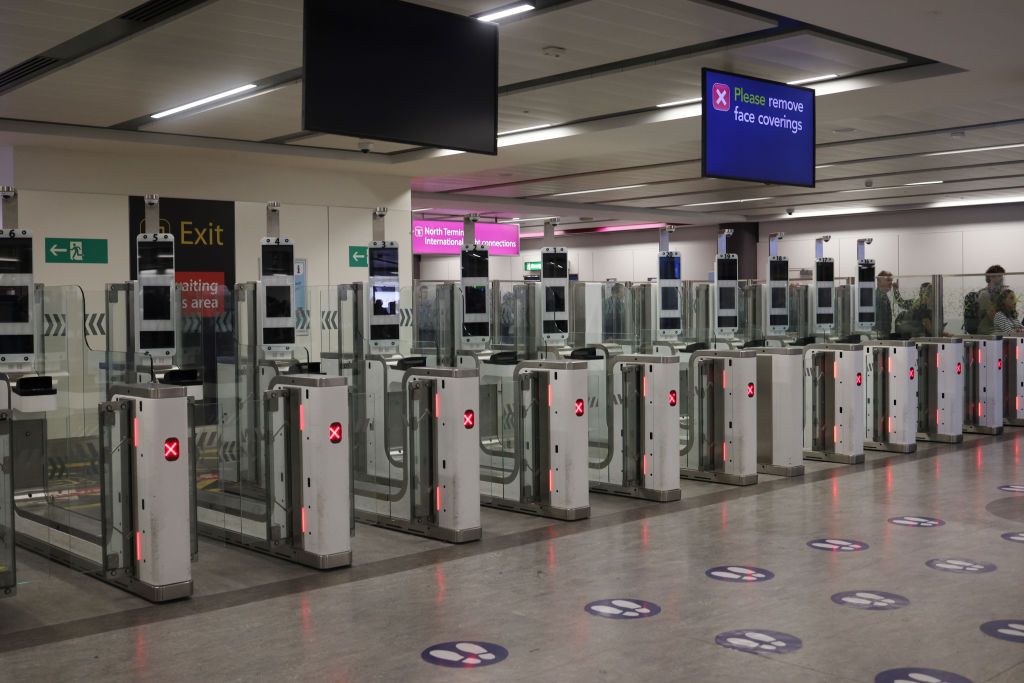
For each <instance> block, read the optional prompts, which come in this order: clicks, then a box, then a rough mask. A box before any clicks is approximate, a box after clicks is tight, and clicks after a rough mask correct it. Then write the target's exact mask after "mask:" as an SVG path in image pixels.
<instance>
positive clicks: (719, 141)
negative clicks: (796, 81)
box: [701, 69, 815, 187]
mask: <svg viewBox="0 0 1024 683" xmlns="http://www.w3.org/2000/svg"><path fill="white" fill-rule="evenodd" d="M703 93H704V97H703V100H702V103H701V107H702V112H703V141H702V142H703V155H702V172H703V175H704V176H705V177H711V178H726V179H730V180H749V181H754V182H760V183H776V184H779V185H798V186H800V187H814V159H815V155H814V135H815V118H814V90H812V89H811V88H801V87H797V86H793V85H786V84H785V83H776V82H775V81H766V80H763V79H760V78H753V77H750V76H740V75H738V74H732V73H728V72H725V71H715V70H713V69H704V70H703Z"/></svg>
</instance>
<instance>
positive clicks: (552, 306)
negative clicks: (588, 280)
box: [544, 287, 565, 313]
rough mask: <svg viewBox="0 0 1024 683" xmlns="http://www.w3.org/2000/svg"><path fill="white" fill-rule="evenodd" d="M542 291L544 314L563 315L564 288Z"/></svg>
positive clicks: (546, 288) (548, 288)
mask: <svg viewBox="0 0 1024 683" xmlns="http://www.w3.org/2000/svg"><path fill="white" fill-rule="evenodd" d="M544 290H545V291H544V312H545V313H564V312H565V287H545V288H544Z"/></svg>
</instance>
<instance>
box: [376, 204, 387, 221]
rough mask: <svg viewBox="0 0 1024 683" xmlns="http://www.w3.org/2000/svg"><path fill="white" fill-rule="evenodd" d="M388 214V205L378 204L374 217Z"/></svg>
mask: <svg viewBox="0 0 1024 683" xmlns="http://www.w3.org/2000/svg"><path fill="white" fill-rule="evenodd" d="M386 215H388V207H386V206H378V207H377V208H376V209H374V210H373V217H374V218H384V216H386Z"/></svg>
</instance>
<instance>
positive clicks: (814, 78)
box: [786, 74, 839, 85]
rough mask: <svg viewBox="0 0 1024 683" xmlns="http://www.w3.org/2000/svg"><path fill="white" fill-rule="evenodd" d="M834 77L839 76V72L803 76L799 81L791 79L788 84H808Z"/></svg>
mask: <svg viewBox="0 0 1024 683" xmlns="http://www.w3.org/2000/svg"><path fill="white" fill-rule="evenodd" d="M833 78H839V74H825V75H824V76H812V77H810V78H801V79H800V80H797V81H789V82H788V83H787V84H786V85H806V84H807V83H818V82H819V81H830V80H832V79H833Z"/></svg>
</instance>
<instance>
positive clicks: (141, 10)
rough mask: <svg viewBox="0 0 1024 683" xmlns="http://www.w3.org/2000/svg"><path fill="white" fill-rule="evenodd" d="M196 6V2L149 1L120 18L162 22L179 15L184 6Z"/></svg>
mask: <svg viewBox="0 0 1024 683" xmlns="http://www.w3.org/2000/svg"><path fill="white" fill-rule="evenodd" d="M194 4H196V3H195V1H194V0H149V2H144V3H142V4H141V5H139V6H138V7H133V8H132V9H130V10H128V11H127V12H125V13H124V14H122V15H121V16H120V18H121V19H125V20H127V21H138V22H142V23H148V22H151V21H160V20H162V19H163V18H164V17H165V16H167V15H171V14H177V13H178V12H179V11H181V9H182V8H183V7H184V6H186V5H194Z"/></svg>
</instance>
